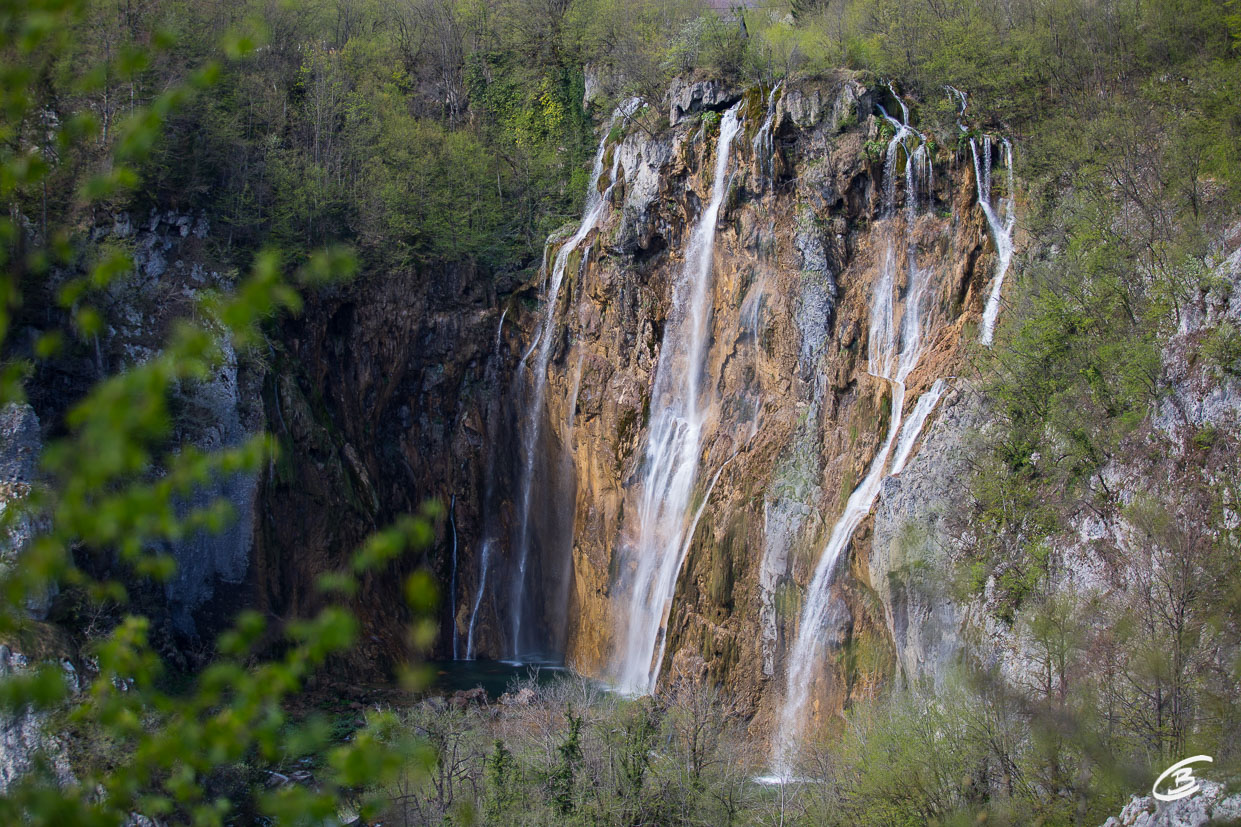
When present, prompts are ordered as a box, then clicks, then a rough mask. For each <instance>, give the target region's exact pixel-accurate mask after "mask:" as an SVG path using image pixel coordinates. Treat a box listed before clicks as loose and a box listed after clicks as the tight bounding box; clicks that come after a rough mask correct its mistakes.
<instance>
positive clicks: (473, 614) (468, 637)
mask: <svg viewBox="0 0 1241 827" xmlns="http://www.w3.org/2000/svg"><path fill="white" fill-rule="evenodd" d="M507 315H508V308H507V307H506V308H504V309H503V310H501V311H500V323H499V324H498V325H496V343H495V347H494V348H493V349H492V354H491V363H490V365H489V366H488V369H487V379H488V384H489V385H491V386H494V385H495V378H496V377H495V373H496V370H497V369H498V366H499V364H500V344H501V343H502V341H503V340H502V338H501V335H502V334H503V333H504V317H505V316H507ZM491 436H492V440H491V441H492V445H493V450H492V453H491V454H488V459H487V482H486V487H485V488H484V490H483V507H484V508H488V507H490V503H491V499H492V496H493V494H494V491H493V486H494V480H495V454H494V443H495V433H494V429H492V433H491ZM489 530H490V526H489V525H486V524H484V525H483V532H484V535H483V544H482V549H481V550H480V551H479V557H478V583H477V591H476V593H475V595H474V606H473V607H472V608H471V609H470V625H469V626H468V627H467V628H466V634H465V659H466V660H474V658H475V650H474V629H475V628H476V627H477V625H478V610H479V608H480V607H481V606H482V605H483V595H485V594H486V593H487V574H488V572H490V571H491V538H490V536H489V535H488V534H487V532H488V531H489ZM454 622H455V621H454ZM454 657H455V655H454Z"/></svg>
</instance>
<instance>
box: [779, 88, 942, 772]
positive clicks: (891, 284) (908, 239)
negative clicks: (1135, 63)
mask: <svg viewBox="0 0 1241 827" xmlns="http://www.w3.org/2000/svg"><path fill="white" fill-rule="evenodd" d="M893 95H894V96H895V97H896V100H897V102H898V103H900V106H901V114H902V117H901V120H899V121H898V120H896V119H895V118H893V117H892V116H890V115H889V114H888V113H887V111H886V110H885V109H883V107H882V106H880V107H879V110H880V112H881V114H882V115H883V117H884V119H885V120H887V121H888V123H889V124H891V126H892V127H893V129H894V130H895V134H894V135H893V137H892V139H891V140H890V141H889V143H888V147H887V155H886V159H885V165H884V179H885V180H884V191H883V216H884V219H885V221H886V224H887V227H886V245H885V249H884V251H883V258H882V269H881V271H880V277H879V280H878V282H877V283H876V284H875V287H874V292H873V294H872V296H871V302H870V324H869V327H870V329H869V338H868V347H867V351H868V353H867V357H868V362H867V371H868V372H869V373H870V374H871V375H872V376H874V377H876V378H878V379H881V380H883V381H885V382H887V383H888V384H889V386H890V388H891V394H892V402H891V410H890V416H889V420H888V428H887V433H886V435H885V436H884V440H883V442H882V444H881V445H880V446H879V449H878V451H877V452H876V453H875V456H874V458H873V459H872V460H871V462H870V466H869V468H868V469H867V472H866V476H865V477H864V478H863V479H862V482H861V483H860V484H859V485H858V486H857V487H856V488H855V489H854V490H853V492H852V494H850V496H849V499H848V501H847V502H846V504H845V509H844V512H843V513H842V514H841V515H840V518H839V519H838V520H837V521H836V524H835V525H834V526H833V527H832V531H831V534H830V535H829V539H828V542H827V545H826V546H825V547H824V549H823V552H822V553H821V554H820V556H819V561H818V563H817V565H816V566H815V570H814V574H813V576H812V578H811V581H810V585H809V586H808V587H807V590H806V597H805V604H804V606H803V608H802V612H801V618H800V622H799V625H798V629H797V637H796V639H795V641H794V643H793V646H792V648H791V650H790V651H789V653H788V658H787V664H786V683H785V694H784V704H783V707H782V708H781V711H780V717H779V721H778V729H777V732H776V735H775V738H774V740H773V744H772V757H771V766H772V775H770V776H764V777H762V778H759V779H756V780H758V781H760V782H762V783H776V784H778V783H784V782H786V781H789V780H793V779H794V776H793V775H792V772H793V768H792V759H793V753H794V751H795V749H796V748H797V746H798V745H799V743H800V739H801V732H802V727H803V726H804V722H805V717H806V713H807V709H808V707H809V703H810V690H811V686H812V683H813V678H814V673H815V670H816V668H817V667H818V666H819V665H820V664H821V663H822V661H823V655H824V648H825V645H826V641H825V633H826V631H827V628H828V627H829V625H830V624H829V621H830V620H831V617H832V612H833V610H834V609H835V608H836V606H837V604H836V602H835V599H834V597H833V594H832V591H831V586H832V584H833V582H834V580H835V575H836V572H837V570H838V563H839V561H840V558H841V556H842V555H843V553H844V552H845V550H846V549H847V548H848V545H849V541H850V540H851V539H852V537H853V533H854V531H856V530H857V527H858V525H859V524H861V522H862V520H864V519H865V518H866V516H867V515H868V514H869V513H870V509H871V506H872V505H873V504H874V501H875V498H876V497H877V496H878V494H879V489H880V486H881V484H882V482H883V480H884V478H885V477H886V476H889V475H891V474H895V473H899V471H900V470H901V469H902V468H903V467H904V464H905V462H906V461H907V460H908V458H909V454H910V452H911V451H912V449H913V445H914V443H915V442H916V440H917V437H918V434H919V433H920V432H921V429H922V426H923V425H924V424H925V422H926V419H927V417H928V416H929V415H930V413H931V411H932V410H933V409H934V407H935V405H936V403H938V401H939V398H940V396H942V394H943V391H944V383H943V380H939V381H937V382H935V383H934V384H933V385H932V386H931V388H930V389H929V390H928V391H927V392H926V393H925V394H923V396H922V398H920V399H919V400H918V403H917V404H916V405H915V407H914V412H913V415H912V416H911V418H910V421H909V422H908V423H904V428H902V424H903V423H902V420H903V415H904V405H905V380H906V379H907V378H908V377H909V374H910V373H911V372H912V371H913V369H914V368H915V367H916V366H917V364H918V360H919V359H920V358H921V355H922V305H923V303H924V300H925V296H926V293H927V287H928V286H929V285H928V282H929V281H930V276H931V272H932V271H931V269H930V268H920V267H919V266H918V262H917V250H916V245H915V242H914V238H913V234H914V225H915V222H916V220H917V214H918V205H919V202H920V198H919V186H920V185H921V186H922V187H923V188H925V189H926V191H927V201H929V200H930V198H931V195H930V184H931V171H930V170H931V160H930V156H929V154H928V153H927V151H926V137H925V136H923V135H922V134H921V133H919V132H917V130H915V129H914V128H913V127H911V126H910V125H909V110H908V108H907V107H906V106H905V103H904V101H902V100H901V99H900V97H899V96H897V95H896V93H895V90H893ZM914 137H916V138H917V139H918V142H919V145H918V146H917V148H916V149H915V150H913V151H912V152H911V151H910V148H909V146H908V144H907V140H908V139H910V138H914ZM902 151H903V152H904V153H905V159H906V163H905V184H906V193H905V210H904V215H903V216H902V215H901V214H900V212H899V211H898V210H897V208H896V171H897V153H898V152H902ZM898 244H904V245H905V252H906V257H907V258H906V260H907V268H908V272H907V279H906V283H907V287H906V291H905V296H904V302H903V308H902V309H903V312H902V313H901V318H900V321H899V324H898V322H897V306H896V304H897V298H898V283H897V282H898V279H897V270H898V265H897V262H898V253H899V250H898V246H897V245H898ZM898 435H899V437H900V438H899V440H898ZM894 445H895V446H896V454H895V459H894V461H893V463H892V466H891V469H890V470H889V467H888V460H889V458H890V457H892V455H893V446H894ZM885 472H886V473H885Z"/></svg>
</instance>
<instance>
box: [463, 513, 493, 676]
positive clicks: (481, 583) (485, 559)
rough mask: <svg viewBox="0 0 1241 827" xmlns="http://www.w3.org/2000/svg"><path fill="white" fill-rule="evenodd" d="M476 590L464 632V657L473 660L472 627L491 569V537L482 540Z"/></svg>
mask: <svg viewBox="0 0 1241 827" xmlns="http://www.w3.org/2000/svg"><path fill="white" fill-rule="evenodd" d="M478 570H479V572H480V574H479V577H478V592H477V594H475V595H474V608H473V609H472V610H471V611H470V627H469V629H467V630H466V634H465V659H466V660H474V658H475V657H477V655H476V654H475V649H474V629H475V627H476V625H477V623H478V610H479V608H480V607H481V606H482V605H483V595H484V594H486V593H487V573H488V572H489V571H491V538H490V537H488V538H486V539H484V540H483V550H482V553H481V554H480V555H479V563H478Z"/></svg>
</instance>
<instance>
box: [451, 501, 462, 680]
mask: <svg viewBox="0 0 1241 827" xmlns="http://www.w3.org/2000/svg"><path fill="white" fill-rule="evenodd" d="M456 511H457V495H456V494H453V495H452V499H451V500H449V502H448V526H449V528H451V529H452V573H451V574H450V576H449V578H448V609H449V614H448V616H449V617H450V618H452V659H453V660H460V659H461V658H460V653H459V649H460V641H459V637H460V636H459V635H458V634H457V514H456Z"/></svg>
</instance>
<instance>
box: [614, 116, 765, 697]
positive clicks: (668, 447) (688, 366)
mask: <svg viewBox="0 0 1241 827" xmlns="http://www.w3.org/2000/svg"><path fill="white" fill-rule="evenodd" d="M740 106H741V105H740V104H738V105H737V106H734V107H733V108H732V109H730V110H728V112H726V113H725V114H724V117H723V118H722V119H721V120H720V137H719V142H718V143H717V145H716V150H715V170H714V179H713V181H712V185H711V201H710V202H709V204H708V205H707V207H706V209H705V210H703V212H702V215H701V216H699V218H698V222H697V223H696V224H695V225H694V229H693V231H692V232H691V233H690V239H689V246H688V247H687V248H686V252H685V263H684V265H683V266H682V269H681V277H680V278H679V279H678V280H677V283H676V286H675V287H674V291H675V292H674V295H673V305H672V312H671V313H670V314H669V318H668V321H667V327H666V329H665V331H664V339H663V343H662V344H661V346H660V349H659V362H658V364H657V365H656V368H655V386H654V389H653V391H652V394H651V406H650V410H651V414H652V416H651V424H650V428H649V430H648V431H647V443H646V450H645V454H644V458H643V464H642V471H641V481H640V489H639V494H638V497H639V499H638V526H639V528H638V539H637V543H636V545H632V546H626V547H624V548H623V549H622V550H621V552H620V553H621V554H622V559H621V564H620V575H619V582H618V592H617V595H618V598H617V605H620V606H624V607H625V610H624V611H622V612H620V615H619V616H620V618H621V622H622V623H624V624H625V625H624V628H621V629H619V630H618V632H619V634H618V637H619V640H620V641H621V643H620V645H619V646H618V649H617V652H616V655H615V661H614V662H613V664H612V668H611V670H610V671H611V678H612V682H613V684H614V686H615V687H616V689H617V690H619V691H621V692H624V693H627V694H634V695H639V694H646V693H648V692H650V691H651V690H652V689H653V687H654V683H655V680H656V679H657V678H658V676H659V663H658V662H656V661H655V656H656V654H657V652H658V651H662V647H663V644H662V643H661V640H662V639H663V632H664V631H665V630H664V628H663V627H664V623H665V619H666V617H667V615H668V607H669V604H670V602H671V600H672V596H673V592H674V591H675V589H676V581H677V575H678V573H679V572H680V570H681V565H682V563H683V562H684V559H685V554H686V552H687V551H688V549H689V545H690V540H691V539H692V534H690V535H689V536H687V532H689V531H692V524H693V523H696V520H694V521H692V522H691V520H690V519H689V518H690V516H691V515H690V513H689V512H690V507H691V504H692V498H693V493H694V482H695V480H696V478H697V474H698V460H699V450H700V442H701V437H702V426H703V416H704V414H705V406H704V405H703V404H702V399H701V396H702V393H703V389H702V373H703V363H704V361H705V359H706V347H707V340H708V337H709V335H710V330H709V328H710V325H709V316H710V309H711V285H712V274H713V264H714V259H715V230H716V223H717V221H718V219H719V214H720V208H721V207H722V206H723V203H724V198H725V196H726V195H727V194H728V184H729V174H728V165H729V157H730V155H731V152H732V145H733V141H734V139H735V138H736V136H737V133H738V131H739V130H740V125H741V124H740V120H739V118H738V110H739V109H740ZM699 513H701V510H700V509H699Z"/></svg>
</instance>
